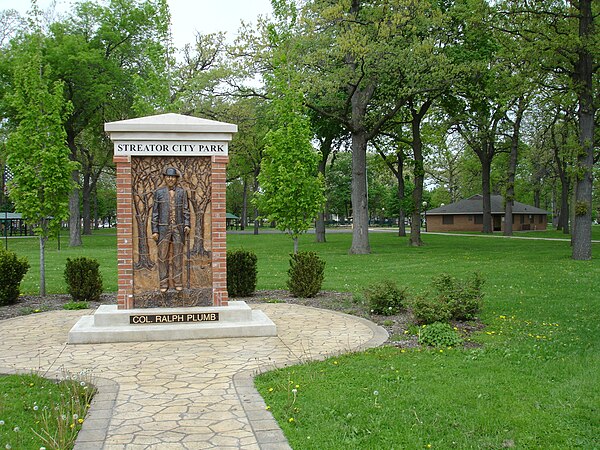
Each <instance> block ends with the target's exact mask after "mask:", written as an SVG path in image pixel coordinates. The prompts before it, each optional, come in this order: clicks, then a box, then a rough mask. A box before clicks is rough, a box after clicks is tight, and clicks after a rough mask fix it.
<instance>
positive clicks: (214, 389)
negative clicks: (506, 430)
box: [0, 304, 387, 450]
mask: <svg viewBox="0 0 600 450" xmlns="http://www.w3.org/2000/svg"><path fill="white" fill-rule="evenodd" d="M253 307H255V308H257V309H261V310H263V311H264V312H265V313H266V314H267V315H268V316H269V317H270V318H271V319H272V320H273V321H274V322H275V324H276V325H277V330H278V336H277V337H265V338H236V339H211V340H190V341H163V342H143V343H134V344H128V343H122V344H82V345H67V344H66V339H67V333H68V331H69V329H70V328H71V327H72V326H73V324H75V322H77V320H78V319H79V317H80V316H82V315H84V314H89V313H90V312H89V311H53V312H48V313H44V314H33V315H29V316H24V317H18V318H15V319H9V320H4V321H0V371H4V372H15V371H17V372H23V371H38V372H42V373H46V372H47V373H56V372H58V371H60V370H68V371H70V372H79V371H81V370H86V369H88V370H91V371H92V373H93V375H94V376H95V377H98V379H97V383H96V384H97V385H98V386H99V388H100V393H99V395H97V396H96V398H95V399H94V402H93V404H92V408H91V410H90V413H89V414H88V417H87V418H86V421H85V422H84V427H83V429H82V431H81V432H80V435H79V438H78V441H77V445H76V449H80V450H85V449H94V450H98V449H106V450H116V449H131V450H136V449H161V450H168V449H244V450H252V449H263V450H268V449H286V448H289V446H288V444H287V442H286V441H285V438H284V437H283V434H282V433H281V431H280V430H279V428H278V427H277V425H276V423H275V422H274V420H273V419H272V417H271V415H270V413H269V412H268V411H266V410H265V404H264V402H263V401H262V399H261V397H260V396H259V395H258V394H257V393H256V391H255V390H254V388H253V384H252V377H253V375H255V374H256V373H258V372H261V371H264V370H268V369H269V368H273V367H280V366H284V365H290V364H296V363H299V362H302V361H307V360H311V359H320V358H324V357H327V356H330V355H334V354H339V353H344V352H349V351H354V350H359V349H364V348H368V347H375V346H378V345H381V344H382V343H383V342H384V341H385V340H386V339H387V333H386V332H385V331H384V330H383V329H382V328H380V327H377V326H375V325H374V324H373V323H371V322H369V321H366V320H363V319H360V318H357V317H353V316H348V315H345V314H339V313H336V312H332V311H327V310H321V309H314V308H307V307H303V306H298V305H289V304H261V305H254V306H253Z"/></svg>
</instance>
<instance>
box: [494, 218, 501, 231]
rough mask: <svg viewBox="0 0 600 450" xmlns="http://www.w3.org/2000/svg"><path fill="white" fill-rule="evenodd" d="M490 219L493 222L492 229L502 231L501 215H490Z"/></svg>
mask: <svg viewBox="0 0 600 450" xmlns="http://www.w3.org/2000/svg"><path fill="white" fill-rule="evenodd" d="M492 221H493V222H494V231H502V217H501V216H492Z"/></svg>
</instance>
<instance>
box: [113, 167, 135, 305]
mask: <svg viewBox="0 0 600 450" xmlns="http://www.w3.org/2000/svg"><path fill="white" fill-rule="evenodd" d="M113 161H114V162H115V165H116V168H117V275H118V292H117V305H118V308H119V309H130V308H133V304H132V299H133V210H132V205H131V157H130V156H115V157H114V158H113Z"/></svg>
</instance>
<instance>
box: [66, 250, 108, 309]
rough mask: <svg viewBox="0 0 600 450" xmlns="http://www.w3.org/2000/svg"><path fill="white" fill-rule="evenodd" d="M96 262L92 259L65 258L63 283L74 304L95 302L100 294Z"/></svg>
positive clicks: (99, 275)
mask: <svg viewBox="0 0 600 450" xmlns="http://www.w3.org/2000/svg"><path fill="white" fill-rule="evenodd" d="M99 267H100V265H99V264H98V261H96V260H95V259H92V258H85V257H81V258H75V259H70V258H67V264H66V267H65V281H66V282H67V290H68V292H69V294H70V295H71V297H73V300H74V301H76V302H81V301H89V302H97V301H98V300H100V294H102V275H101V274H100V270H99Z"/></svg>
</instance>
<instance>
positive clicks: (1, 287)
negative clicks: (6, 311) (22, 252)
mask: <svg viewBox="0 0 600 450" xmlns="http://www.w3.org/2000/svg"><path fill="white" fill-rule="evenodd" d="M27 270H29V262H28V261H27V259H26V258H18V257H17V254H16V253H15V252H11V251H8V250H4V249H2V248H0V306H2V305H12V304H13V303H16V302H17V300H18V298H19V286H20V284H21V280H23V277H24V276H25V274H26V273H27Z"/></svg>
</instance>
